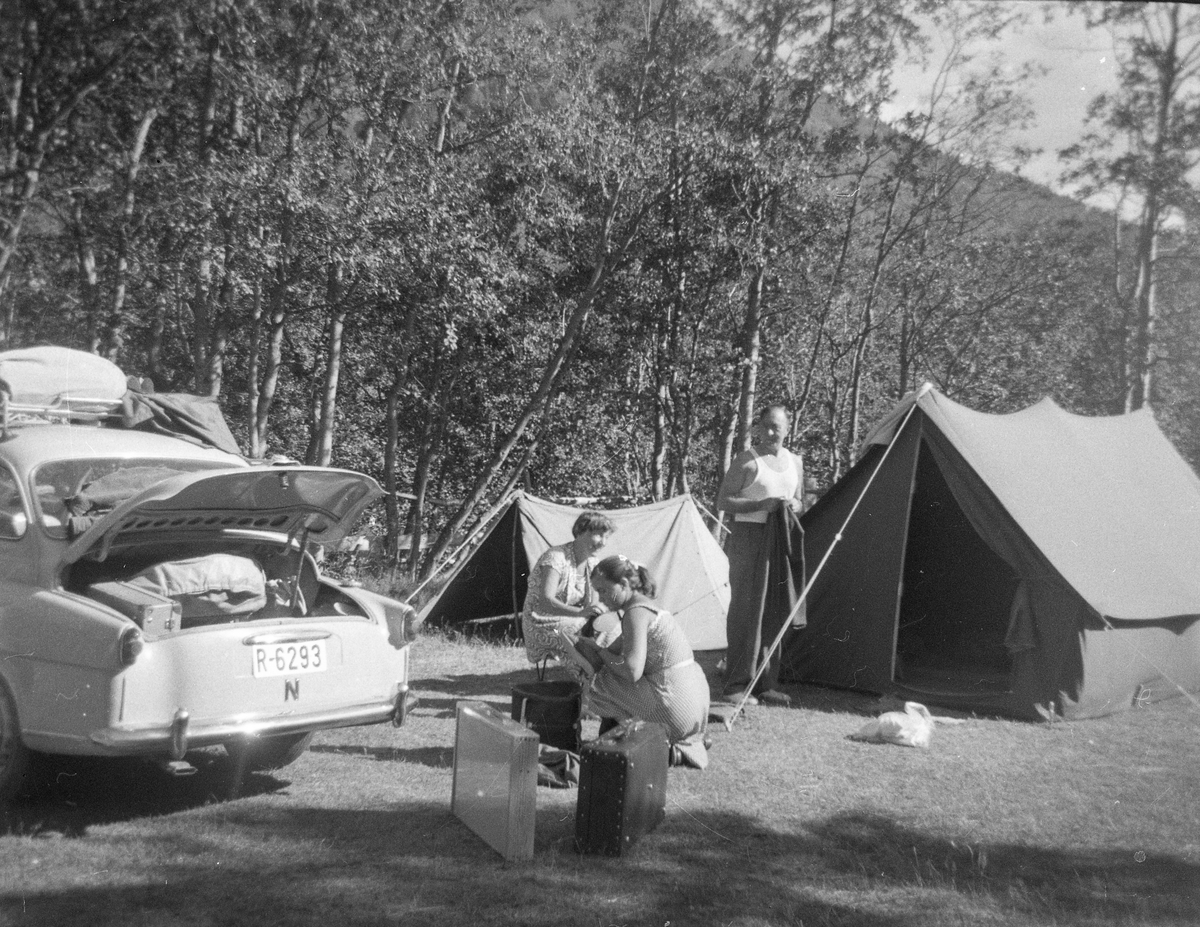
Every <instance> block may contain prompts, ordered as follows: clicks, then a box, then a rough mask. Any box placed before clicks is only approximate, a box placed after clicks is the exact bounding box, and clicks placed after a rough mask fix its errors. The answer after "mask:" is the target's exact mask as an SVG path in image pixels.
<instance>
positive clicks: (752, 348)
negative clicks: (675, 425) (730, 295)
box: [734, 264, 766, 451]
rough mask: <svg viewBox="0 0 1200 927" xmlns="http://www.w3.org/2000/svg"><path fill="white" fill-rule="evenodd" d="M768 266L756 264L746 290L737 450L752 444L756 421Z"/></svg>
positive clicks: (735, 441)
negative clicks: (765, 282) (751, 436)
mask: <svg viewBox="0 0 1200 927" xmlns="http://www.w3.org/2000/svg"><path fill="white" fill-rule="evenodd" d="M765 275H766V270H765V268H764V267H763V266H762V265H761V264H758V265H755V267H754V268H753V269H752V270H751V272H750V284H749V286H748V287H747V289H746V315H745V317H744V318H743V320H742V357H741V366H742V371H741V374H742V375H741V383H740V385H739V389H738V415H737V432H736V436H735V439H734V446H735V448H736V450H737V451H742V450H745V449H746V448H747V447H749V446H750V426H751V425H752V424H753V423H754V393H755V390H757V388H758V364H759V361H760V359H761V354H762V294H763V278H764V276H765Z"/></svg>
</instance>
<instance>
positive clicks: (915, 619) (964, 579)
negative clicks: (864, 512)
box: [895, 441, 1019, 694]
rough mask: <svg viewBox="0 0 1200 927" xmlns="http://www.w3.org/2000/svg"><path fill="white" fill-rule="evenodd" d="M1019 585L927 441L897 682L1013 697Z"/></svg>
mask: <svg viewBox="0 0 1200 927" xmlns="http://www.w3.org/2000/svg"><path fill="white" fill-rule="evenodd" d="M1018 585H1019V580H1018V577H1017V574H1016V573H1015V572H1014V571H1013V569H1012V568H1011V567H1010V566H1009V565H1008V564H1007V563H1005V562H1004V560H1002V559H1001V558H1000V557H999V556H998V555H997V554H996V553H995V552H994V551H993V550H992V549H991V548H990V547H989V546H988V545H987V544H986V543H985V542H984V540H983V539H982V538H981V537H980V536H979V534H978V533H977V532H976V531H975V529H974V528H973V527H972V526H971V524H970V521H969V520H968V519H967V516H966V515H965V514H964V513H963V510H962V509H961V508H960V507H959V505H958V503H957V502H956V501H955V498H954V495H953V493H952V492H951V490H950V487H949V485H948V484H947V482H946V479H945V477H944V476H943V475H942V472H941V470H940V469H939V467H938V465H937V463H936V461H935V459H934V456H933V455H932V454H931V453H930V451H929V448H928V446H927V445H926V443H925V441H922V442H921V448H920V451H919V456H918V462H917V475H916V485H915V487H914V490H913V499H912V508H911V511H910V516H909V524H908V539H907V544H906V545H905V562H904V583H903V586H902V589H903V592H902V595H901V600H900V615H899V626H898V629H897V636H896V670H895V682H897V683H899V684H901V685H902V686H904V687H905V688H907V689H910V690H917V691H926V692H930V693H935V692H936V693H947V694H949V693H961V694H967V693H983V692H994V693H1000V692H1009V691H1011V688H1012V671H1013V660H1012V656H1011V654H1010V653H1009V651H1008V649H1007V648H1006V646H1005V637H1006V634H1007V632H1008V627H1009V621H1010V616H1011V613H1012V607H1013V599H1014V596H1015V595H1016V592H1017V587H1018Z"/></svg>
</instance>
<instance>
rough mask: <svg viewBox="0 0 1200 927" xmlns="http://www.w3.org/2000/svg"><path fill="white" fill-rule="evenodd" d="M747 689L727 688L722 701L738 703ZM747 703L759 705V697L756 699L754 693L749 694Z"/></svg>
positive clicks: (731, 703)
mask: <svg viewBox="0 0 1200 927" xmlns="http://www.w3.org/2000/svg"><path fill="white" fill-rule="evenodd" d="M745 691H746V690H745V689H726V690H725V692H723V693H722V694H721V701H722V702H726V703H727V704H730V705H736V704H738V703H739V702H740V701H741V700H742V694H743V693H744V692H745ZM746 704H747V705H757V704H758V699H756V698H755V697H754V696H753V695H747V696H746Z"/></svg>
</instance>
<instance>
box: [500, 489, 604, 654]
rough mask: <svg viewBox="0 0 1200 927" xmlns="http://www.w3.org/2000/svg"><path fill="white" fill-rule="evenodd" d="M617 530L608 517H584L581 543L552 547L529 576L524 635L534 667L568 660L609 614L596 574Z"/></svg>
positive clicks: (579, 523) (579, 522) (578, 532)
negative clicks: (593, 624) (591, 626)
mask: <svg viewBox="0 0 1200 927" xmlns="http://www.w3.org/2000/svg"><path fill="white" fill-rule="evenodd" d="M615 527H616V526H615V525H614V524H613V523H612V520H611V519H610V518H609V517H608V516H607V515H605V514H604V513H603V512H583V513H582V514H581V515H580V516H579V517H578V518H577V519H575V524H574V526H573V527H572V529H571V533H572V534H573V535H574V537H575V539H574V540H573V541H569V542H567V543H566V544H560V545H558V546H557V547H551V548H550V549H549V550H547V551H546V552H545V553H543V554H542V555H541V556H540V557H538V561H537V563H536V564H534V566H533V569H532V570H530V571H529V590H528V592H526V594H525V607H524V610H523V611H522V612H521V630H522V632H523V633H524V636H525V652H526V654H527V655H528V657H529V662H530V663H543V662H544V661H546V660H550V659H559V660H565V659H566V657H567V656H568V654H567V650H568V649H569V648H570V647H571V646H572V644H573V643H574V641H575V640H576V639H577V638H578V637H579V635H580V633H581V632H582V631H583V629H584V626H585V625H587V624H588V622H589V621H594V620H595V619H596V617H597V616H599V615H602V614H604V609H603V608H602V607H601V606H600V605H598V604H597V602H596V594H595V592H594V591H593V589H592V582H591V574H592V568H593V567H594V566H595V565H596V553H597V552H598V551H599V550H600V549H601V548H602V547H604V545H605V544H607V543H608V538H609V535H611V534H612V533H613V530H614V529H615Z"/></svg>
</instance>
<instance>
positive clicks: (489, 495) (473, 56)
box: [0, 0, 1200, 572]
mask: <svg viewBox="0 0 1200 927" xmlns="http://www.w3.org/2000/svg"><path fill="white" fill-rule="evenodd" d="M984 7H985V8H983V9H980V8H978V6H975V7H972V8H969V9H968V8H966V7H963V6H962V5H959V4H944V3H943V4H938V3H915V2H914V3H908V2H899V0H896V2H888V3H879V2H876V0H871V2H867V0H861V2H852V3H838V4H831V3H828V2H823V0H812V2H804V3H794V2H789V3H780V2H768V0H736V2H734V0H729V2H721V3H718V4H708V3H706V4H698V3H691V2H684V0H654V2H651V0H620V2H599V0H591V2H584V0H579V2H575V3H569V4H562V3H557V4H551V3H540V2H531V3H528V4H524V5H518V6H516V7H514V5H512V4H508V3H501V2H499V0H474V2H464V3H449V4H444V3H432V2H423V0H363V2H359V3H355V4H352V5H346V4H342V3H334V2H332V0H297V2H291V3H287V4H279V3H274V2H266V0H215V2H210V3H203V4H191V5H187V4H185V5H182V6H179V7H178V8H177V7H176V6H173V5H162V4H153V3H144V4H143V3H133V2H125V3H121V4H106V3H105V2H102V0H90V2H89V3H85V4H79V3H74V4H67V3H54V2H45V3H36V2H33V0H28V2H22V3H17V4H16V5H15V7H14V8H15V9H17V11H18V12H19V13H20V14H21V16H23V17H26V20H27V21H28V22H36V23H39V24H41V27H42V28H44V29H48V30H51V31H50V32H46V33H45V35H50V34H54V35H56V36H59V39H57V40H56V42H55V43H54V44H53V45H49V44H47V45H45V47H44V48H43V54H44V56H45V59H44V63H43V65H42V67H43V71H42V72H41V73H43V74H46V75H50V77H48V78H47V79H45V80H44V81H43V82H42V83H41V84H39V85H38V86H37V88H36V95H33V96H31V94H33V93H34V91H33V90H32V89H30V85H29V83H28V81H26V83H25V84H24V85H23V86H24V87H25V89H24V90H20V91H18V90H17V89H15V88H16V87H17V85H16V84H15V83H14V78H13V75H16V74H19V73H24V72H23V71H22V68H26V69H27V68H28V67H29V66H30V64H29V63H30V61H31V58H30V54H31V48H32V46H31V45H30V44H29V42H28V40H27V39H24V40H23V39H22V38H21V34H20V33H19V32H14V31H11V30H7V31H6V32H5V35H4V37H3V40H2V41H0V65H2V66H3V73H4V75H5V77H4V81H5V83H4V85H3V89H4V92H5V93H6V94H7V95H8V97H9V100H10V102H13V101H14V100H15V101H16V102H17V103H19V104H20V105H19V106H17V108H16V109H15V110H14V109H13V108H12V107H9V108H7V109H5V111H4V113H3V114H0V153H3V154H4V156H5V159H6V160H5V166H4V170H5V171H6V173H4V175H3V178H2V182H0V208H2V209H3V218H4V220H5V221H6V222H7V223H8V225H7V226H6V228H7V229H8V232H7V236H8V237H7V238H6V239H5V241H7V242H8V244H7V245H5V247H6V248H7V250H6V251H5V252H4V253H5V254H6V255H7V257H6V258H5V262H6V263H5V265H4V267H3V268H2V269H0V300H2V301H3V308H4V314H3V331H2V334H3V336H4V338H5V343H6V344H9V345H13V346H19V345H24V344H31V343H35V342H46V341H49V342H57V343H63V344H70V345H74V346H77V347H83V348H86V349H90V350H94V351H98V352H103V353H106V354H108V355H110V356H112V357H113V358H114V359H115V360H117V361H118V362H119V363H121V364H122V365H123V366H124V367H125V368H126V369H127V370H128V371H129V372H130V373H138V374H142V375H149V376H151V377H152V378H153V379H154V380H155V383H156V384H157V386H158V388H159V389H178V390H189V391H198V392H202V393H210V394H212V395H216V396H218V397H219V398H220V399H221V401H222V404H223V406H224V408H225V410H226V414H227V417H228V418H229V419H230V421H231V424H232V426H233V428H234V431H235V434H237V436H238V437H239V439H240V440H241V441H242V442H243V445H244V447H245V448H246V449H247V451H250V452H252V453H253V454H255V455H259V456H269V455H272V454H282V455H286V456H290V457H293V458H296V459H299V460H306V459H308V460H321V459H322V454H323V451H322V448H326V449H327V453H328V455H329V457H328V459H329V460H330V462H332V463H333V464H335V465H339V466H347V467H353V468H356V469H361V470H365V471H366V472H368V473H371V474H373V475H375V476H377V477H379V478H380V480H381V482H384V483H385V484H387V485H388V486H389V487H390V488H394V489H395V490H396V491H397V492H398V493H403V494H408V495H411V496H416V497H417V498H416V499H409V498H407V496H401V495H397V496H395V497H393V499H392V504H391V505H390V506H389V507H388V508H387V510H386V511H385V510H384V507H383V506H381V507H380V511H378V512H373V513H372V520H373V521H372V525H371V530H373V531H376V532H379V533H383V534H387V535H389V536H390V537H391V538H392V540H393V541H398V539H399V536H400V535H401V534H413V533H416V534H418V535H424V536H425V537H426V539H428V537H430V536H433V535H436V534H437V533H438V532H440V531H441V530H442V529H443V528H445V527H446V526H447V525H449V526H451V528H452V529H453V528H454V526H455V524H456V523H459V524H460V525H461V520H466V521H469V520H470V519H471V518H473V517H478V516H480V515H481V514H482V513H483V510H485V509H486V508H487V506H488V504H490V502H491V501H494V499H495V497H496V495H497V494H498V493H499V492H500V491H501V489H502V488H503V487H504V486H507V485H510V484H514V483H515V484H516V485H525V486H528V487H529V488H530V489H532V490H533V491H535V492H538V493H541V494H545V495H563V496H590V495H598V496H614V495H619V496H626V497H631V498H635V499H638V500H647V499H650V498H654V497H658V496H662V495H667V494H671V493H676V492H681V491H691V492H694V493H696V494H697V495H698V496H699V497H700V498H701V499H702V500H705V499H708V498H711V496H712V494H713V493H714V491H715V488H716V485H717V482H718V480H719V478H720V475H721V469H722V466H723V461H724V460H725V459H727V455H728V452H729V450H730V448H731V446H732V445H733V443H734V442H735V440H736V429H737V426H738V419H739V416H741V417H742V418H743V422H742V425H743V426H744V424H745V423H744V418H745V415H746V414H747V411H748V410H749V409H750V408H751V407H752V405H753V402H755V401H758V402H760V403H761V402H763V401H778V400H783V401H786V402H788V403H789V404H790V405H791V406H792V407H793V408H794V409H795V410H796V416H797V423H796V425H797V427H796V428H795V429H794V432H793V442H794V444H795V446H796V447H797V448H798V449H800V450H803V451H804V453H805V454H806V456H807V458H808V461H809V465H810V470H811V472H813V473H814V474H816V475H818V476H819V477H820V478H821V479H822V480H823V481H826V482H827V481H829V480H832V479H834V478H835V477H836V476H837V475H838V474H840V473H841V472H844V470H845V468H846V467H847V466H848V465H849V464H851V463H852V462H853V459H854V453H855V445H856V444H857V442H858V440H860V439H861V437H862V434H863V428H864V426H865V425H866V424H868V423H869V422H870V421H871V420H873V419H874V418H875V417H877V416H878V415H879V414H881V413H882V412H884V411H886V409H887V408H888V407H889V406H890V405H891V403H892V402H894V401H895V400H896V399H897V398H899V396H900V395H901V394H902V393H903V392H905V391H906V390H909V389H913V388H915V387H917V386H919V385H920V384H921V383H922V382H923V381H925V380H931V381H933V382H934V383H935V384H936V385H938V386H939V388H941V389H942V390H944V391H946V392H947V393H949V394H950V395H951V396H953V397H954V398H956V399H958V400H960V401H963V402H966V403H968V404H970V405H973V406H977V407H979V408H983V409H987V410H992V411H1005V410H1010V409H1014V408H1018V407H1020V406H1022V405H1024V404H1027V403H1028V402H1031V401H1034V400H1036V399H1037V398H1039V397H1040V396H1041V395H1045V394H1051V395H1054V396H1055V397H1056V398H1058V399H1059V400H1060V401H1062V402H1064V403H1065V404H1066V405H1067V406H1068V407H1069V408H1072V409H1074V410H1076V411H1080V412H1089V413H1110V412H1115V411H1120V410H1121V409H1122V408H1123V403H1124V396H1125V392H1126V387H1127V369H1126V368H1127V364H1128V359H1129V352H1130V349H1129V335H1128V332H1129V330H1130V324H1131V320H1130V317H1129V302H1128V292H1129V273H1128V266H1129V255H1130V254H1131V253H1132V248H1133V244H1132V242H1130V241H1129V240H1128V238H1129V236H1128V235H1126V236H1125V237H1124V238H1123V239H1122V240H1121V241H1119V242H1117V244H1116V246H1115V247H1114V242H1113V229H1114V227H1116V228H1120V226H1117V225H1115V224H1114V223H1113V222H1112V219H1111V217H1110V216H1105V215H1102V214H1100V213H1098V212H1095V211H1092V210H1087V209H1085V208H1083V207H1081V206H1079V205H1078V204H1075V203H1072V202H1070V201H1067V200H1064V199H1061V198H1057V197H1053V196H1051V195H1049V194H1048V193H1047V192H1046V191H1044V190H1040V189H1038V188H1036V187H1034V186H1032V185H1030V184H1027V183H1025V182H1023V181H1020V180H1019V179H1017V178H1015V177H1013V176H1012V175H1011V174H1008V173H1004V172H1003V171H1002V170H1000V169H999V168H1012V167H1016V166H1019V164H1020V162H1021V158H1022V156H1023V153H1022V152H1020V151H1019V150H1010V149H1009V147H1008V146H1007V143H1006V137H1007V133H1008V132H1009V130H1011V128H1012V127H1014V126H1017V125H1020V124H1021V123H1022V121H1023V120H1024V119H1025V118H1027V116H1028V111H1027V109H1026V108H1025V107H1024V104H1023V102H1022V97H1021V95H1020V89H1021V87H1020V80H1021V75H1011V74H1006V73H1004V72H1002V71H1001V70H999V69H997V68H996V67H995V66H994V65H993V64H988V63H986V62H973V61H971V60H969V59H968V58H967V57H966V56H965V55H961V54H960V55H959V57H957V58H955V59H953V60H951V61H948V62H947V63H946V66H947V68H949V69H951V73H954V74H956V75H958V76H960V77H961V80H959V81H958V82H957V85H958V86H959V87H960V92H958V93H957V94H946V95H944V96H943V97H942V98H940V99H939V100H938V101H937V102H936V105H931V107H930V109H929V110H928V111H927V112H924V113H913V114H910V115H909V117H908V118H907V119H906V120H905V121H904V123H903V125H902V126H901V127H899V128H900V129H902V130H903V131H898V130H897V129H892V128H889V127H885V126H881V125H880V124H878V122H877V121H876V120H875V118H874V115H875V113H876V112H877V107H878V105H879V103H880V102H881V101H882V100H883V99H885V98H886V95H887V93H888V91H889V81H890V76H891V61H892V58H893V57H894V55H895V54H896V51H897V50H898V48H899V47H901V45H919V44H920V43H921V41H922V38H921V36H920V34H919V32H918V30H917V28H916V22H917V18H916V16H917V14H918V13H920V12H926V13H931V14H933V15H934V17H935V19H936V20H938V21H942V22H945V23H946V24H947V26H946V27H947V28H950V29H954V30H957V33H956V34H958V35H959V36H962V37H965V36H970V35H980V34H989V33H994V32H995V31H996V30H997V29H999V28H1001V27H1002V26H1003V16H1001V15H1000V14H999V13H997V12H996V11H995V10H992V9H990V8H987V7H988V5H984ZM118 8H119V12H118ZM101 24H103V25H101ZM55 30H57V31H55ZM23 43H24V44H23ZM81 88H82V89H86V90H87V92H83V93H77V92H76V91H78V90H80V89H81ZM89 88H90V89H89ZM22 93H23V94H25V95H24V96H21V94H22ZM14 94H16V96H14ZM1131 99H1132V98H1131ZM1186 99H1189V100H1190V99H1191V98H1190V97H1186ZM35 104H36V106H35ZM1130 105H1132V103H1130ZM23 106H24V107H35V109H36V112H37V113H38V114H41V116H42V117H44V119H45V120H49V122H48V123H47V124H48V125H50V124H52V125H53V127H54V131H52V132H50V133H49V134H48V135H46V137H45V143H44V144H43V146H42V148H41V149H38V148H37V139H38V134H37V132H36V131H34V130H33V129H31V128H30V126H34V128H36V125H35V123H36V120H35V121H34V123H20V122H19V121H14V120H13V119H12V118H11V117H10V115H9V114H10V113H12V112H18V113H20V112H24V110H22V109H21V107H23ZM1126 109H1128V107H1126ZM29 111H30V112H33V110H29ZM1122 111H1125V110H1122ZM1113 112H1115V111H1113ZM1129 112H1131V113H1132V110H1129ZM1113 118H1115V116H1114V117H1113ZM1181 124H1183V123H1181ZM1189 124H1190V123H1189ZM39 150H40V152H41V153H40V155H38V151H39ZM1181 150H1182V149H1181ZM35 155H36V156H40V157H41V158H42V169H41V175H40V177H39V180H38V184H37V186H36V189H33V190H32V191H29V190H27V189H26V188H25V187H22V185H21V177H22V173H21V172H22V170H24V169H25V167H27V166H28V164H29V163H31V162H30V158H33V157H34V156H35ZM1097 163H1098V162H1097ZM1171 163H1172V164H1175V162H1174V161H1172V162H1171ZM1173 176H1174V177H1175V181H1173V186H1171V203H1172V204H1173V207H1174V208H1178V209H1185V208H1188V204H1189V202H1191V201H1190V200H1189V199H1188V197H1189V196H1192V195H1193V194H1194V191H1193V190H1191V188H1190V186H1189V184H1188V183H1187V182H1185V181H1186V177H1185V176H1183V175H1180V174H1178V172H1177V173H1176V174H1175V175H1173ZM22 209H24V210H25V213H26V216H25V219H24V221H23V225H22V227H21V229H20V231H19V234H16V233H14V231H13V230H14V229H15V228H16V224H15V223H14V219H15V218H16V217H17V216H18V215H20V214H21V212H22ZM0 231H2V230H0ZM1173 235H1174V237H1172V238H1171V239H1170V240H1169V241H1168V242H1166V246H1164V248H1163V249H1162V250H1163V252H1164V258H1163V261H1162V263H1161V267H1162V269H1163V273H1162V274H1161V276H1160V280H1161V284H1160V286H1159V289H1158V300H1159V304H1160V307H1161V311H1160V313H1159V317H1158V335H1159V340H1160V342H1161V343H1162V346H1163V347H1162V348H1161V349H1160V352H1159V354H1160V356H1159V359H1158V361H1157V366H1156V377H1157V380H1156V384H1157V385H1156V393H1155V395H1154V397H1153V398H1154V403H1155V406H1156V408H1157V410H1158V412H1159V416H1160V418H1161V419H1162V421H1163V422H1164V425H1165V426H1166V427H1167V428H1168V430H1169V432H1170V433H1171V434H1172V436H1173V437H1174V438H1175V440H1176V441H1177V442H1178V443H1179V445H1180V446H1181V448H1182V449H1183V450H1184V451H1185V453H1187V454H1188V455H1189V456H1190V458H1191V459H1192V460H1193V461H1196V460H1200V438H1198V437H1197V435H1200V419H1198V418H1197V415H1200V413H1196V412H1194V411H1192V407H1193V406H1194V403H1192V402H1190V401H1189V397H1190V396H1194V395H1195V390H1196V387H1197V385H1198V384H1200V365H1198V364H1197V362H1196V360H1195V358H1196V357H1200V352H1197V351H1196V350H1195V348H1196V347H1197V346H1200V342H1198V339H1200V328H1198V327H1197V321H1196V319H1195V317H1194V316H1195V314H1194V313H1192V312H1189V311H1188V307H1190V306H1192V305H1193V304H1194V302H1195V294H1196V286H1197V281H1196V279H1195V278H1194V275H1193V274H1190V273H1188V272H1187V271H1186V268H1187V267H1188V266H1190V265H1188V263H1187V261H1186V260H1177V259H1175V258H1174V257H1173V256H1174V255H1180V256H1182V257H1186V255H1187V254H1189V253H1194V247H1195V243H1194V242H1193V241H1191V240H1190V239H1187V238H1185V237H1183V235H1182V232H1178V231H1177V232H1175V233H1173ZM3 244H4V242H0V245H3ZM1189 249H1190V250H1189ZM1166 252H1170V255H1168V254H1166ZM1114 254H1116V255H1117V258H1116V260H1114ZM577 325H580V326H582V328H581V329H580V330H578V331H577V330H576V326H577ZM752 342H753V350H751V345H752ZM1168 344H1169V345H1170V347H1169V349H1168V348H1167V347H1166V346H1167V345H1168ZM560 355H561V356H560ZM559 361H561V362H562V367H561V370H557V371H556V369H555V368H554V364H556V363H558V362H559ZM750 371H753V373H754V377H748V376H747V374H748V373H749V372H750ZM748 389H750V390H752V392H750V393H749V394H748V393H747V390H748ZM755 394H757V398H756V396H755ZM739 410H740V411H739ZM481 486H482V489H481V490H479V487H481ZM477 490H478V495H479V498H478V500H477V501H472V495H473V494H476V493H477ZM464 499H465V500H467V502H466V504H465V506H461V507H456V506H455V505H454V504H453V503H457V502H460V501H462V500H464ZM445 503H451V504H445ZM460 516H461V520H460ZM451 533H453V532H451ZM445 540H448V539H445ZM388 556H389V557H393V555H388ZM411 566H413V567H414V568H415V566H416V565H415V564H411ZM388 567H389V568H390V564H389V565H388ZM414 572H415V571H414Z"/></svg>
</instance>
